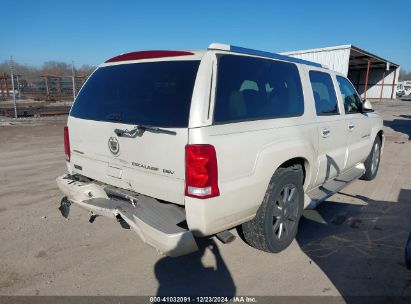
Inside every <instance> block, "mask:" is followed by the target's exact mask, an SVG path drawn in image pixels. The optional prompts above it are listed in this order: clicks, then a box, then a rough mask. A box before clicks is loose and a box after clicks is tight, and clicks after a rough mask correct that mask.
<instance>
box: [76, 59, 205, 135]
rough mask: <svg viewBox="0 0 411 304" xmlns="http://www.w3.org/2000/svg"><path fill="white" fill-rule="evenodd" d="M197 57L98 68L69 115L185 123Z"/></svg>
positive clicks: (139, 122)
mask: <svg viewBox="0 0 411 304" xmlns="http://www.w3.org/2000/svg"><path fill="white" fill-rule="evenodd" d="M199 63H200V61H198V60H197V61H165V62H149V63H136V64H122V65H114V66H107V67H102V68H99V69H98V70H97V71H96V72H95V73H94V74H93V75H92V76H91V78H90V79H89V80H88V81H87V83H86V84H85V86H84V87H83V88H82V90H81V91H80V93H79V95H78V96H77V98H76V101H75V102H74V104H73V108H72V109H71V112H70V115H71V116H73V117H77V118H83V119H88V120H97V121H112V122H121V123H125V124H133V125H149V126H157V127H176V128H178V127H187V126H188V118H189V111H190V103H191V97H192V94H193V87H194V81H195V78H196V74H197V70H198V66H199Z"/></svg>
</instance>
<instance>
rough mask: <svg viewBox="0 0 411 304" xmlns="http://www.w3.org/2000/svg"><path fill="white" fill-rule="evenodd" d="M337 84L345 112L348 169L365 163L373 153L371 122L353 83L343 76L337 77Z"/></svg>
mask: <svg viewBox="0 0 411 304" xmlns="http://www.w3.org/2000/svg"><path fill="white" fill-rule="evenodd" d="M337 82H338V86H339V91H340V96H341V100H342V102H343V103H344V110H345V121H346V126H345V130H346V134H347V135H346V136H347V137H348V155H347V169H348V168H351V167H353V166H355V165H356V164H358V163H359V162H363V161H364V160H365V159H366V158H367V156H368V154H369V153H370V151H371V144H372V143H371V138H370V136H371V122H370V119H369V117H368V114H367V113H361V99H360V97H359V96H358V94H357V92H356V91H355V89H354V87H353V85H352V84H351V82H349V81H348V80H347V79H346V78H344V77H341V76H337Z"/></svg>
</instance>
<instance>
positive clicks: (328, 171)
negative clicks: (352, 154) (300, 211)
mask: <svg viewBox="0 0 411 304" xmlns="http://www.w3.org/2000/svg"><path fill="white" fill-rule="evenodd" d="M309 79H310V83H311V88H312V92H313V97H314V101H315V108H316V115H317V119H316V120H317V126H318V133H319V136H318V138H319V143H318V173H317V179H316V182H315V185H321V184H323V183H324V182H325V181H327V180H330V179H332V178H334V177H336V176H337V175H339V174H340V173H341V172H342V171H343V170H344V169H345V159H346V151H347V136H346V133H345V125H346V121H345V119H344V116H343V115H341V107H340V105H339V104H338V100H337V95H336V91H335V87H334V82H333V80H332V77H331V75H330V74H328V73H325V72H321V71H315V70H311V71H310V72H309Z"/></svg>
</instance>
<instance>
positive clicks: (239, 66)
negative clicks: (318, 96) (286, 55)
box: [214, 55, 304, 123]
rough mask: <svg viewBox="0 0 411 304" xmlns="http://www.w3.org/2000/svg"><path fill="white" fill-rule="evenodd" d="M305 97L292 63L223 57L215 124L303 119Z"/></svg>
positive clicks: (295, 67)
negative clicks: (290, 118)
mask: <svg viewBox="0 0 411 304" xmlns="http://www.w3.org/2000/svg"><path fill="white" fill-rule="evenodd" d="M303 113H304V96H303V91H302V87H301V79H300V75H299V73H298V69H297V66H296V65H295V64H293V63H288V62H282V61H274V60H269V59H261V58H254V57H248V56H236V55H222V56H220V58H219V61H218V74H217V93H216V105H215V109H214V123H226V122H236V121H246V120H259V119H270V118H277V117H293V116H301V115H302V114H303Z"/></svg>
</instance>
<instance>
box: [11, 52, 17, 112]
mask: <svg viewBox="0 0 411 304" xmlns="http://www.w3.org/2000/svg"><path fill="white" fill-rule="evenodd" d="M10 71H11V89H12V90H13V104H14V117H15V118H17V104H16V91H15V90H14V70H13V57H12V56H10Z"/></svg>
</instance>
